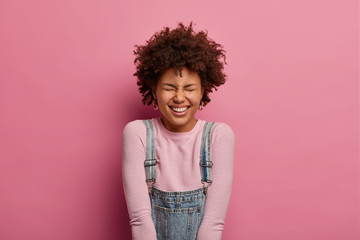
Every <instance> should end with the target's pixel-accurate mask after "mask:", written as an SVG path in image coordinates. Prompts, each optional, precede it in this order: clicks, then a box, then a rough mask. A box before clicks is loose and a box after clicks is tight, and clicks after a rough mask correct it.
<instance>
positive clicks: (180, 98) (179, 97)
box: [174, 90, 185, 103]
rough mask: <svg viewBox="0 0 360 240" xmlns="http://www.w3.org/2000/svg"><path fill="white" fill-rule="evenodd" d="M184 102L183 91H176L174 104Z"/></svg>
mask: <svg viewBox="0 0 360 240" xmlns="http://www.w3.org/2000/svg"><path fill="white" fill-rule="evenodd" d="M184 101H185V94H184V91H181V90H179V91H176V93H175V96H174V102H176V103H181V102H184Z"/></svg>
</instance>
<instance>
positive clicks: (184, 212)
mask: <svg viewBox="0 0 360 240" xmlns="http://www.w3.org/2000/svg"><path fill="white" fill-rule="evenodd" d="M150 196H151V206H152V218H153V222H154V225H155V229H156V235H157V239H158V240H168V239H169V240H170V239H171V240H180V239H181V240H195V239H196V236H197V232H198V230H199V227H200V224H201V221H202V218H203V216H204V206H205V194H204V191H203V188H199V189H197V190H193V191H183V192H164V191H161V190H159V189H156V188H155V187H152V193H151V195H150Z"/></svg>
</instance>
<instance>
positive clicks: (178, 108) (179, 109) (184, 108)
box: [169, 106, 190, 113]
mask: <svg viewBox="0 0 360 240" xmlns="http://www.w3.org/2000/svg"><path fill="white" fill-rule="evenodd" d="M169 107H170V108H171V110H173V111H174V112H178V113H181V112H185V111H186V110H188V109H189V108H190V106H187V107H172V106H169Z"/></svg>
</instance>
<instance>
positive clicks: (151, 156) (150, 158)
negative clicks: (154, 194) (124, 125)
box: [143, 119, 156, 193]
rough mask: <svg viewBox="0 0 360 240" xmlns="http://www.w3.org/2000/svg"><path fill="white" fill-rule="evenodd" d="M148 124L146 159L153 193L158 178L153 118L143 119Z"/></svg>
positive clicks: (146, 169) (148, 177) (146, 167)
mask: <svg viewBox="0 0 360 240" xmlns="http://www.w3.org/2000/svg"><path fill="white" fill-rule="evenodd" d="M143 122H144V124H145V126H146V155H145V161H144V167H145V175H146V180H145V181H146V183H147V184H148V188H149V193H151V190H152V185H153V184H154V183H155V180H156V152H155V140H154V130H153V125H152V123H151V120H149V119H147V120H143Z"/></svg>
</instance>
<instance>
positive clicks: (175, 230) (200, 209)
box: [143, 120, 214, 240]
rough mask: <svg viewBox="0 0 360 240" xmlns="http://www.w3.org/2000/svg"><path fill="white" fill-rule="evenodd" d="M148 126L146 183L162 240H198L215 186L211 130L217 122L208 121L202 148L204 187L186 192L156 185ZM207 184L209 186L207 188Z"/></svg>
mask: <svg viewBox="0 0 360 240" xmlns="http://www.w3.org/2000/svg"><path fill="white" fill-rule="evenodd" d="M143 121H144V123H145V126H146V160H145V162H144V167H145V173H146V182H147V184H148V186H149V196H150V201H151V208H152V209H151V210H152V219H153V222H154V225H155V229H156V234H157V239H158V240H196V237H197V232H198V230H199V227H200V224H201V221H202V219H203V216H204V207H205V201H206V192H207V188H208V185H207V184H211V175H210V170H211V167H212V162H211V160H210V145H211V129H212V127H213V125H214V123H213V122H206V123H205V126H204V130H203V135H202V140H201V141H202V143H201V149H200V161H199V164H200V171H201V182H202V183H203V184H204V187H203V188H199V189H196V190H191V191H182V192H165V191H162V190H160V189H157V188H155V187H154V186H153V184H154V183H155V181H156V149H155V139H154V133H153V127H152V123H151V121H150V120H143ZM205 185H206V186H205Z"/></svg>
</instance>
